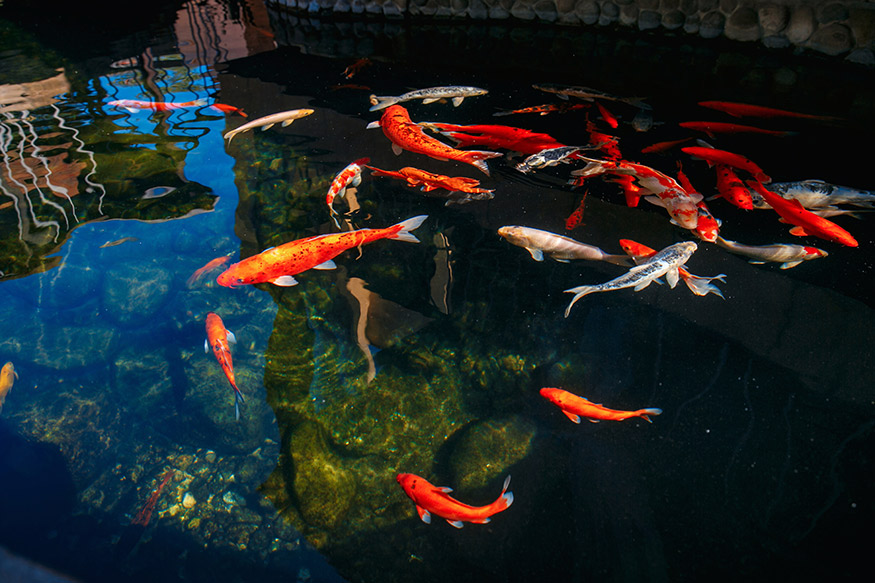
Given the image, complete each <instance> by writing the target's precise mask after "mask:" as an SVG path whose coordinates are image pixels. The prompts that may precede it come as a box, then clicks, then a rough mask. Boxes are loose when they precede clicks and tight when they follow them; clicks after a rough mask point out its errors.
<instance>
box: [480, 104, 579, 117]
mask: <svg viewBox="0 0 875 583" xmlns="http://www.w3.org/2000/svg"><path fill="white" fill-rule="evenodd" d="M587 107H589V104H588V103H546V104H544V105H533V106H532V107H523V108H521V109H510V110H503V111H496V112H495V113H493V114H492V115H494V116H496V117H498V116H502V115H514V114H517V113H537V114H538V115H547V114H548V113H566V112H569V111H574V110H575V109H585V108H587Z"/></svg>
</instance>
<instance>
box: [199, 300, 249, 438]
mask: <svg viewBox="0 0 875 583" xmlns="http://www.w3.org/2000/svg"><path fill="white" fill-rule="evenodd" d="M229 342H230V343H232V344H236V343H237V338H235V337H234V333H233V332H231V331H229V330H227V329H226V328H225V324H224V323H223V322H222V318H220V317H219V315H218V314H216V313H215V312H207V339H206V340H204V352H209V351H210V348H212V349H213V354H214V355H215V356H216V360H218V361H219V365H220V366H221V367H222V372H224V373H225V376H226V377H227V378H228V382H229V383H231V387H232V388H233V389H234V418H235V419H237V420H238V421H239V420H240V404H241V403H244V402H245V401H244V400H243V393H241V392H240V389H238V388H237V381H236V380H234V363H233V362H232V361H231V347H230V345H229V344H228V343H229Z"/></svg>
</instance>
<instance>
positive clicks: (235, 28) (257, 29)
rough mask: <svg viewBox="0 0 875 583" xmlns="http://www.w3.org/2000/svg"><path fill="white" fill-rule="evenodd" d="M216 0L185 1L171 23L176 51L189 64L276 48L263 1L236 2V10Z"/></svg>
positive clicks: (203, 63)
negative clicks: (236, 12) (232, 11)
mask: <svg viewBox="0 0 875 583" xmlns="http://www.w3.org/2000/svg"><path fill="white" fill-rule="evenodd" d="M229 8H230V7H229V4H228V3H227V2H221V1H219V0H206V1H205V2H187V3H186V4H185V5H184V6H183V7H182V9H181V10H180V11H179V12H178V13H177V18H176V22H175V23H174V25H173V29H174V33H175V35H176V39H177V46H178V47H179V51H180V52H181V53H182V54H183V55H184V57H185V62H186V64H188V65H189V66H192V67H197V66H200V65H212V64H214V63H221V62H224V61H230V60H231V59H239V58H241V57H248V56H250V55H254V54H257V53H262V52H265V51H271V50H273V49H274V48H276V43H275V42H274V40H273V32H271V28H270V21H269V18H268V14H267V9H266V8H265V6H264V2H261V1H258V0H244V1H243V2H239V3H236V8H237V9H238V11H239V13H238V14H228V13H227V11H228V10H229Z"/></svg>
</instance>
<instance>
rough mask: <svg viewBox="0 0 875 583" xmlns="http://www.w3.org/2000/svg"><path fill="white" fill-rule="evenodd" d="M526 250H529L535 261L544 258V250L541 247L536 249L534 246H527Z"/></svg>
mask: <svg viewBox="0 0 875 583" xmlns="http://www.w3.org/2000/svg"><path fill="white" fill-rule="evenodd" d="M526 251H528V252H529V253H530V254H531V255H532V259H534V260H535V261H543V260H544V252H543V251H541V250H540V249H535V248H534V247H526Z"/></svg>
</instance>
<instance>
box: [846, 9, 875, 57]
mask: <svg viewBox="0 0 875 583" xmlns="http://www.w3.org/2000/svg"><path fill="white" fill-rule="evenodd" d="M848 26H849V27H850V29H851V33H852V34H853V35H854V40H855V41H856V46H857V47H858V48H862V47H870V48H871V47H873V45H875V6H872V7H871V8H870V7H863V6H860V7H855V8H851V11H850V16H849V17H848Z"/></svg>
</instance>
